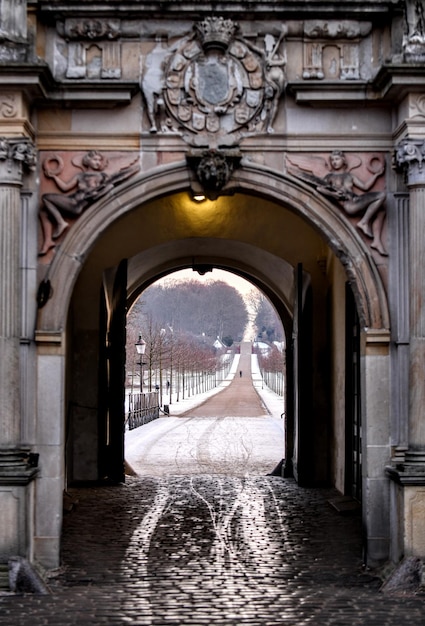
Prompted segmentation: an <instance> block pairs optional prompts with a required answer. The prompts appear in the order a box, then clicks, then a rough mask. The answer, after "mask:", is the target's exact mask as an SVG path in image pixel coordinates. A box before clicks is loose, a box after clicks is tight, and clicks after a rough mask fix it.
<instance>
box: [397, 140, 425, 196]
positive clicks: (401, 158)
mask: <svg viewBox="0 0 425 626" xmlns="http://www.w3.org/2000/svg"><path fill="white" fill-rule="evenodd" d="M394 162H395V166H396V168H397V169H398V170H399V171H402V172H404V173H405V176H406V182H407V184H408V185H413V184H422V185H423V184H425V141H424V140H420V139H419V140H414V139H405V140H403V141H402V142H401V143H400V144H399V145H398V146H397V148H396V151H395V154H394Z"/></svg>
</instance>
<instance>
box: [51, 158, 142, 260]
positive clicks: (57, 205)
mask: <svg viewBox="0 0 425 626" xmlns="http://www.w3.org/2000/svg"><path fill="white" fill-rule="evenodd" d="M52 163H56V167H53V166H52ZM72 163H73V165H75V166H76V167H78V168H79V169H80V171H79V172H77V173H76V174H75V175H74V176H73V177H72V178H71V179H70V180H68V181H65V180H63V179H62V178H61V177H60V174H61V173H62V170H63V167H64V165H63V161H62V159H61V157H60V156H59V155H56V154H55V155H53V156H50V157H48V158H46V159H45V160H44V162H43V170H44V175H45V176H46V178H51V179H52V180H54V182H55V184H56V186H57V187H58V188H59V189H60V190H61V191H63V192H67V191H71V190H73V192H72V193H70V194H66V193H46V194H44V195H43V196H42V206H41V209H40V222H41V228H42V231H43V246H42V248H41V250H40V252H39V256H43V255H45V254H47V253H48V251H49V250H51V249H52V248H54V247H55V246H56V240H57V239H59V237H60V236H61V235H62V234H63V232H64V231H65V230H66V229H67V228H68V227H69V222H67V221H66V219H65V218H64V215H65V216H68V217H74V218H75V217H78V216H79V215H81V214H82V213H83V212H84V211H85V210H86V209H87V207H89V206H90V205H91V204H93V203H94V202H95V201H96V200H98V199H99V198H101V197H102V196H104V195H106V194H107V193H108V192H109V191H110V190H111V189H112V188H113V187H115V186H116V185H117V184H119V183H121V182H122V181H124V180H126V179H127V178H129V177H130V176H132V175H133V174H135V173H136V172H137V171H138V170H139V164H138V163H137V162H133V163H131V164H130V165H128V166H127V167H124V168H122V169H120V170H119V171H117V172H115V173H112V174H107V173H106V172H105V171H104V170H105V168H106V167H107V166H108V159H107V158H106V157H105V155H103V154H101V153H100V152H97V151H96V150H90V151H89V152H87V153H86V154H85V155H84V156H83V158H82V159H81V164H79V163H78V164H77V162H76V161H75V160H73V161H72Z"/></svg>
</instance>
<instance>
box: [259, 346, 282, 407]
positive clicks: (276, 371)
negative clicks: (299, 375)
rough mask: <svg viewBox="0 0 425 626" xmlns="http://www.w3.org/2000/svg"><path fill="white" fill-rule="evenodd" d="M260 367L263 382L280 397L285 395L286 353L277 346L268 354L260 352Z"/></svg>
mask: <svg viewBox="0 0 425 626" xmlns="http://www.w3.org/2000/svg"><path fill="white" fill-rule="evenodd" d="M257 356H258V365H259V367H260V371H261V376H262V378H263V381H264V382H265V384H266V385H267V387H269V388H270V389H272V390H273V391H274V392H275V393H277V394H278V395H279V396H284V394H285V365H286V363H285V353H284V352H282V350H280V349H279V348H278V347H277V346H276V345H275V344H272V345H271V346H270V349H269V350H268V351H267V352H264V351H261V350H260V351H259V352H258V355H257Z"/></svg>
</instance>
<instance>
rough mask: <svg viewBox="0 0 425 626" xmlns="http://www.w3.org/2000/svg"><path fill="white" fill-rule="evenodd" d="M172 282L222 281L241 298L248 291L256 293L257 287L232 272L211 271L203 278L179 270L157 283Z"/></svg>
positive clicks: (195, 273) (187, 271)
mask: <svg viewBox="0 0 425 626" xmlns="http://www.w3.org/2000/svg"><path fill="white" fill-rule="evenodd" d="M173 280H197V281H199V282H200V283H207V282H213V281H216V280H222V281H223V282H225V283H228V284H229V285H231V286H232V287H234V288H235V289H237V290H238V291H239V292H240V293H241V295H242V296H245V295H247V294H248V293H249V292H250V291H258V290H257V287H255V285H253V284H252V283H250V282H249V281H247V280H245V279H244V278H241V277H240V276H237V275H236V274H233V273H232V272H226V271H225V270H219V269H215V268H214V269H213V271H212V272H207V273H206V274H204V276H200V275H199V274H198V272H194V271H193V270H192V269H186V270H179V271H178V272H173V273H172V274H168V276H166V277H165V278H161V279H160V280H158V281H157V282H158V283H159V284H164V283H165V284H166V283H167V282H169V281H173Z"/></svg>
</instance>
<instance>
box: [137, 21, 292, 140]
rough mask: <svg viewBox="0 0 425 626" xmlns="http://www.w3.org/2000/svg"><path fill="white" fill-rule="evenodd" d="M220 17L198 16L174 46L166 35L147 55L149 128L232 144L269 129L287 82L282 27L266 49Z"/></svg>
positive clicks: (266, 42)
mask: <svg viewBox="0 0 425 626" xmlns="http://www.w3.org/2000/svg"><path fill="white" fill-rule="evenodd" d="M239 30H240V28H239V25H238V24H237V23H236V22H234V21H233V20H231V19H224V18H222V17H211V18H206V19H205V20H203V21H201V22H197V23H195V24H194V28H193V32H192V33H191V34H190V35H188V36H187V37H185V38H183V39H181V40H180V41H178V42H177V43H176V44H175V45H174V47H173V49H171V50H170V49H167V48H166V47H164V41H159V42H158V43H157V46H156V47H155V48H154V49H153V50H152V52H151V53H150V54H149V55H148V56H147V58H146V61H145V71H144V73H143V77H142V90H143V93H144V96H145V100H146V104H147V113H148V116H149V120H150V124H151V128H150V131H151V132H170V131H174V132H180V133H181V134H182V135H183V137H184V138H185V140H186V141H187V142H188V143H190V144H191V145H198V146H205V145H208V146H209V147H217V146H220V145H234V144H235V143H237V142H238V141H239V139H240V138H241V137H242V136H245V135H249V134H254V133H261V132H272V130H273V129H272V124H273V121H274V117H275V115H276V112H277V104H278V99H279V96H280V95H281V93H282V91H283V88H284V85H285V74H284V66H285V63H286V59H285V55H284V54H278V53H279V48H280V47H281V46H282V43H283V39H284V35H285V32H286V31H285V28H282V32H281V35H280V36H279V37H278V38H277V39H276V38H275V37H274V36H272V35H266V36H265V38H264V49H262V48H261V47H259V46H256V45H255V44H254V43H251V42H250V41H247V40H245V39H244V38H243V37H242V36H241V35H240V32H239Z"/></svg>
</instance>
